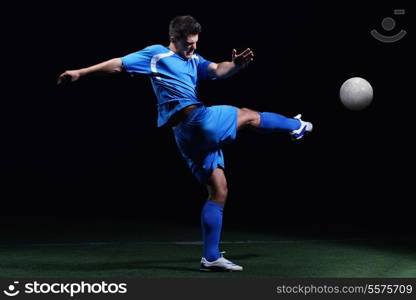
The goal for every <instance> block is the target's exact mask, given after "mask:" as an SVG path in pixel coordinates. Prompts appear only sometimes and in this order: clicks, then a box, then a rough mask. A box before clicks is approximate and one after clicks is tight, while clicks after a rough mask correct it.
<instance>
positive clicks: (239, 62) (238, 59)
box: [231, 48, 254, 68]
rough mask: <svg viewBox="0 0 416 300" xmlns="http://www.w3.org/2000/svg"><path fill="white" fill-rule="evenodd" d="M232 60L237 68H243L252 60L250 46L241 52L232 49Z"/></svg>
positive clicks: (252, 54)
mask: <svg viewBox="0 0 416 300" xmlns="http://www.w3.org/2000/svg"><path fill="white" fill-rule="evenodd" d="M231 58H232V61H233V63H234V64H235V65H236V66H238V67H239V68H245V67H247V65H248V64H249V63H251V62H252V61H253V60H254V53H253V51H251V49H250V48H247V49H246V50H244V51H243V52H242V53H240V54H237V50H235V49H233V53H232V56H231Z"/></svg>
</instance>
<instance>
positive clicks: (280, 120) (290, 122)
mask: <svg viewBox="0 0 416 300" xmlns="http://www.w3.org/2000/svg"><path fill="white" fill-rule="evenodd" d="M299 127H300V121H299V120H297V119H292V118H286V117H285V116H282V115H279V114H276V113H271V112H261V113H260V124H259V127H258V129H260V131H263V132H274V131H278V130H286V131H292V130H296V129H299Z"/></svg>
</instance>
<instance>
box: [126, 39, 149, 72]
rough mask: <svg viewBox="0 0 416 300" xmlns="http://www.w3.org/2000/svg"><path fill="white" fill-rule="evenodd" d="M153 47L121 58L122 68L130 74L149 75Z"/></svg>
mask: <svg viewBox="0 0 416 300" xmlns="http://www.w3.org/2000/svg"><path fill="white" fill-rule="evenodd" d="M152 50H153V47H152V46H149V47H146V48H144V49H142V50H139V51H137V52H133V53H130V54H128V55H126V56H123V57H122V58H121V62H122V63H123V67H124V68H125V70H126V71H127V72H128V73H130V74H135V73H138V74H147V75H148V74H151V73H152V70H151V66H150V64H151V61H152V57H153V55H154V54H153V51H152Z"/></svg>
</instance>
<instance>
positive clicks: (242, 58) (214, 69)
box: [208, 48, 254, 79]
mask: <svg viewBox="0 0 416 300" xmlns="http://www.w3.org/2000/svg"><path fill="white" fill-rule="evenodd" d="M253 60H254V53H253V51H251V49H250V48H247V49H246V50H244V51H243V52H242V53H240V54H237V51H236V50H235V49H233V53H232V56H231V61H225V62H221V63H211V64H210V65H209V66H208V72H209V73H210V74H211V75H212V76H214V77H216V78H219V79H223V78H228V77H230V76H232V75H234V74H235V73H237V72H238V71H240V70H241V69H244V68H245V67H247V65H248V64H249V63H251V62H252V61H253Z"/></svg>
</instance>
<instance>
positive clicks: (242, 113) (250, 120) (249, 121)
mask: <svg viewBox="0 0 416 300" xmlns="http://www.w3.org/2000/svg"><path fill="white" fill-rule="evenodd" d="M238 117H239V123H240V124H239V125H240V127H241V126H251V127H258V126H259V124H260V114H259V113H258V112H257V111H255V110H252V109H249V108H245V107H243V108H240V110H239V116H238Z"/></svg>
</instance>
